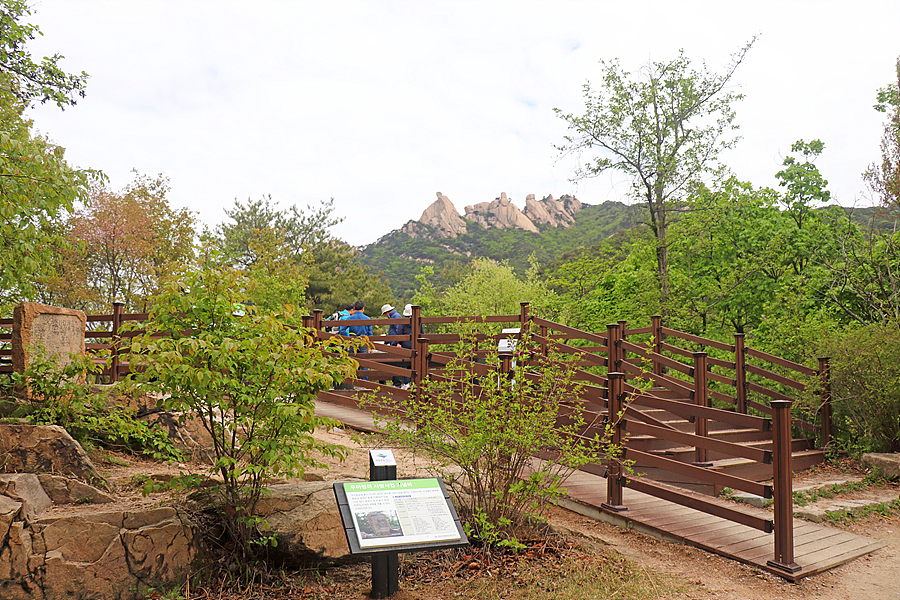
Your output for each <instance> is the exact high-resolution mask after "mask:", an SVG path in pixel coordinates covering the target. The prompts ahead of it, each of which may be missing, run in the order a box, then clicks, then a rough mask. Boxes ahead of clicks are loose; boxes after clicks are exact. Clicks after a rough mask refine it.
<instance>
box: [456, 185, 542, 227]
mask: <svg viewBox="0 0 900 600" xmlns="http://www.w3.org/2000/svg"><path fill="white" fill-rule="evenodd" d="M465 211H466V214H465V217H464V218H465V219H466V220H467V221H472V222H474V223H478V224H479V225H481V226H482V227H485V228H491V227H494V228H497V229H524V230H525V231H532V232H534V233H537V232H538V228H537V226H536V225H535V224H534V223H533V222H532V221H531V219H529V218H528V217H526V216H525V215H524V214H522V211H520V210H519V209H518V207H516V205H515V204H513V203H512V202H510V201H509V198H507V197H506V192H503V193H501V194H500V197H499V198H497V199H495V200H494V201H493V202H479V203H478V204H474V205H470V206H467V207H466V208H465Z"/></svg>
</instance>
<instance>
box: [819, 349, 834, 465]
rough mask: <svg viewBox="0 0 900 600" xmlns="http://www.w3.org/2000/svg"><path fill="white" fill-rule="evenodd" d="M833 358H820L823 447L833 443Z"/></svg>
mask: <svg viewBox="0 0 900 600" xmlns="http://www.w3.org/2000/svg"><path fill="white" fill-rule="evenodd" d="M830 361H831V359H830V358H829V357H822V358H820V359H819V377H820V378H821V379H822V396H821V398H822V447H823V448H827V447H828V446H829V445H830V444H831V435H832V431H831V362H830Z"/></svg>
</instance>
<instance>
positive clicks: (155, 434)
mask: <svg viewBox="0 0 900 600" xmlns="http://www.w3.org/2000/svg"><path fill="white" fill-rule="evenodd" d="M98 370H99V366H98V365H95V364H94V363H93V361H92V360H91V358H90V357H89V356H85V355H72V356H70V358H69V361H68V362H67V363H66V364H64V365H62V366H61V365H59V364H57V362H56V361H54V360H51V359H48V358H47V357H46V354H45V353H44V352H42V351H36V352H35V353H34V356H33V358H32V360H31V362H30V364H29V365H28V367H27V368H26V369H25V372H24V373H13V375H12V379H11V381H12V387H11V388H10V389H9V390H7V395H9V396H17V397H18V402H17V404H18V407H17V408H15V409H14V411H13V414H14V415H16V414H18V415H20V416H24V417H25V418H26V419H28V420H29V421H30V422H32V423H37V424H42V425H59V426H61V427H64V428H65V429H66V431H68V432H69V434H70V435H71V436H72V437H73V438H75V439H76V440H78V441H79V442H80V443H82V444H86V445H88V444H98V445H100V446H104V447H107V448H115V449H118V450H126V451H138V452H142V453H144V454H148V455H151V456H153V457H154V458H162V459H180V458H181V457H180V455H179V453H178V451H177V450H176V449H175V447H174V446H173V445H172V442H171V440H170V439H169V436H168V434H167V433H166V431H165V430H164V429H163V428H162V427H160V426H158V425H155V424H154V425H148V424H147V423H145V422H143V421H139V420H137V419H136V418H135V417H136V411H135V410H134V409H131V408H128V407H125V406H120V405H118V404H114V403H112V404H111V403H110V402H109V401H108V400H107V397H106V395H104V394H102V393H98V392H96V391H94V389H93V388H92V386H91V385H90V384H88V383H87V382H86V380H87V379H88V376H89V375H91V374H93V373H96V372H97V371H98Z"/></svg>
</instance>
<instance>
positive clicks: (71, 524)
mask: <svg viewBox="0 0 900 600" xmlns="http://www.w3.org/2000/svg"><path fill="white" fill-rule="evenodd" d="M65 479H66V478H64V477H60V476H50V475H47V476H44V475H42V476H38V475H34V474H25V473H23V474H15V475H5V476H3V478H2V480H0V598H4V599H5V600H50V599H54V598H79V599H82V600H124V599H125V598H133V597H135V595H136V594H137V595H139V594H140V593H141V592H142V591H146V590H148V589H149V588H151V587H154V586H158V585H162V584H165V583H174V582H177V581H180V580H182V579H183V578H184V577H185V576H186V575H187V573H188V571H189V569H190V567H191V565H192V564H193V562H194V561H195V560H196V559H197V558H198V556H200V545H199V540H198V539H197V537H196V536H195V534H194V530H193V527H192V526H191V524H190V523H189V522H188V520H187V519H186V518H185V517H184V516H183V515H182V514H181V513H179V512H178V511H177V510H175V509H174V508H146V509H128V510H110V511H105V512H103V511H100V512H98V511H97V509H96V508H92V507H90V506H86V505H79V506H72V505H70V506H68V507H60V506H54V507H53V510H47V509H49V508H51V499H52V500H53V503H54V505H55V504H57V502H56V500H57V499H58V500H63V501H72V500H73V498H72V496H71V493H72V490H75V491H74V493H75V494H80V493H84V492H86V491H88V492H90V491H91V490H93V493H96V494H99V495H100V496H105V495H104V494H103V493H102V492H100V491H99V490H96V489H94V488H90V489H85V488H88V486H84V487H83V488H82V487H79V486H83V484H80V483H79V482H77V481H65ZM42 480H43V481H46V484H47V486H49V488H50V489H45V488H44V487H43V485H42V483H41V481H42ZM78 501H79V502H80V501H81V500H78Z"/></svg>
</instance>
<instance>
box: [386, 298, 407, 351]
mask: <svg viewBox="0 0 900 600" xmlns="http://www.w3.org/2000/svg"><path fill="white" fill-rule="evenodd" d="M381 316H383V317H384V318H385V319H402V318H403V317H401V316H400V313H398V312H397V310H396V309H395V308H394V307H393V306H391V305H390V304H385V305H384V306H382V307H381ZM388 335H400V323H391V325H390V327H388ZM387 344H388V346H399V345H400V342H388V343H387Z"/></svg>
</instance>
